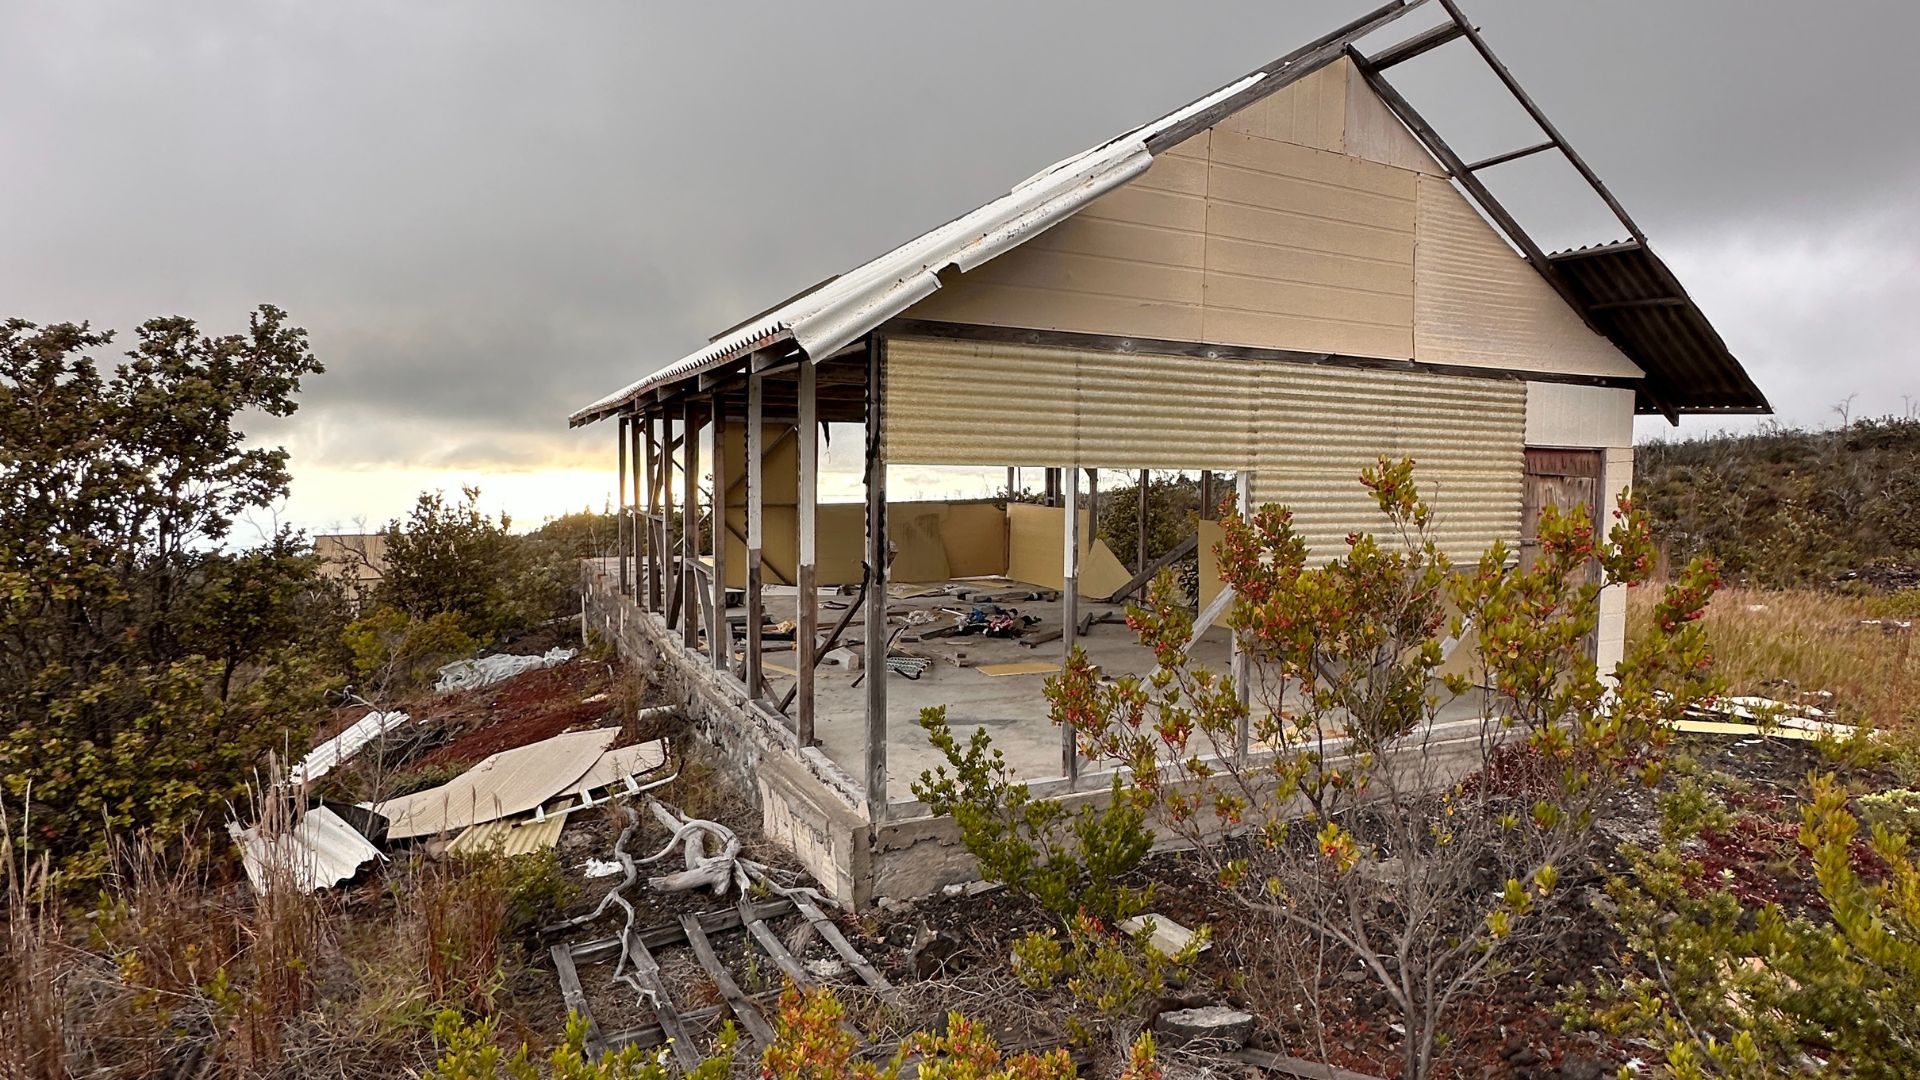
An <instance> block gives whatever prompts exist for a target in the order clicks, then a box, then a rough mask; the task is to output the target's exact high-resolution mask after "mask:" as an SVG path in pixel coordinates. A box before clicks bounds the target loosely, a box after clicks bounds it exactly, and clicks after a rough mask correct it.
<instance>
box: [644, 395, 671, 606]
mask: <svg viewBox="0 0 1920 1080" xmlns="http://www.w3.org/2000/svg"><path fill="white" fill-rule="evenodd" d="M643 434H644V435H645V437H646V441H645V444H644V445H645V446H646V458H647V501H646V503H645V506H644V509H643V511H642V514H643V517H642V519H641V520H642V521H643V522H644V523H645V525H646V528H647V562H646V585H645V593H646V595H645V598H644V599H643V600H642V602H641V605H640V606H641V607H642V608H645V609H646V610H648V611H657V610H659V608H660V556H661V553H662V552H663V551H664V550H665V546H664V545H663V544H662V543H661V542H660V454H659V452H658V450H659V447H658V446H657V440H658V439H659V436H660V422H659V421H658V420H656V419H655V418H654V417H653V415H652V414H651V413H649V414H648V415H647V418H646V420H645V431H644V432H643Z"/></svg>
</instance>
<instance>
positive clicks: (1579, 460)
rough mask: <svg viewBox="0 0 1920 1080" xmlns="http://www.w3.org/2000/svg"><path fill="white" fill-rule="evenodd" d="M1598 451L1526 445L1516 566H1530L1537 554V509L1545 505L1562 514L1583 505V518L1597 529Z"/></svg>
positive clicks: (1598, 512) (1528, 568) (1599, 461)
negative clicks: (1524, 490) (1584, 515)
mask: <svg viewBox="0 0 1920 1080" xmlns="http://www.w3.org/2000/svg"><path fill="white" fill-rule="evenodd" d="M1601 464H1602V460H1601V452H1600V451H1598V450H1541V449H1535V448H1533V447H1528V448H1527V479H1526V493H1525V495H1524V497H1523V501H1522V506H1523V510H1522V514H1521V519H1520V567H1521V569H1523V570H1530V569H1532V568H1533V560H1534V557H1535V556H1536V555H1537V554H1538V553H1539V549H1540V541H1539V531H1540V512H1541V510H1542V509H1544V508H1545V507H1547V506H1548V505H1553V506H1558V507H1559V508H1560V510H1561V512H1562V513H1566V512H1569V511H1571V510H1572V509H1573V508H1574V507H1576V506H1584V507H1586V508H1587V520H1588V521H1591V522H1594V523H1595V528H1596V530H1597V529H1598V528H1599V522H1600V520H1601V516H1600V468H1601Z"/></svg>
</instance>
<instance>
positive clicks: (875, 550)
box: [864, 334, 887, 824]
mask: <svg viewBox="0 0 1920 1080" xmlns="http://www.w3.org/2000/svg"><path fill="white" fill-rule="evenodd" d="M886 348H887V339H886V338H884V337H882V336H880V335H879V334H871V335H868V337H867V610H866V616H867V620H866V622H867V627H866V632H867V645H866V648H867V659H866V664H865V667H864V671H865V673H866V676H867V813H868V816H869V819H870V820H872V821H873V822H874V823H875V824H878V823H879V822H881V821H883V820H885V818H886V816H887V451H886V437H885V432H886V429H887V414H886V393H885V387H884V386H883V385H882V383H881V380H882V379H883V378H884V377H885V372H886Z"/></svg>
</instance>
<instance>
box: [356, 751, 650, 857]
mask: <svg viewBox="0 0 1920 1080" xmlns="http://www.w3.org/2000/svg"><path fill="white" fill-rule="evenodd" d="M619 734H620V733H619V731H618V730H616V729H614V728H593V729H589V730H587V731H569V732H566V733H564V734H560V735H555V736H554V737H553V738H551V739H545V740H542V741H540V742H537V743H534V744H532V745H530V746H521V747H516V748H514V749H512V750H502V751H501V752H499V753H497V754H494V755H493V756H492V757H489V758H487V759H486V760H484V761H482V762H480V763H479V764H478V765H475V766H474V767H473V768H471V769H468V770H467V771H466V772H464V773H461V774H460V775H459V776H457V777H454V778H453V779H452V780H450V781H448V782H447V783H445V784H442V785H440V786H439V787H436V788H428V789H427V790H425V791H418V792H415V793H413V794H412V795H403V796H401V797H400V798H397V799H389V800H387V801H386V802H384V803H381V804H380V805H378V806H376V807H373V809H374V810H376V811H377V812H379V813H381V814H384V815H386V817H387V818H388V820H390V821H391V822H392V824H391V825H390V826H389V827H388V829H387V838H388V839H389V840H406V839H409V838H412V837H418V836H432V835H434V834H436V833H444V832H453V831H455V830H458V829H464V828H466V827H467V826H469V825H473V824H476V823H478V822H482V821H493V820H495V819H498V818H505V817H512V816H514V815H515V814H524V813H526V812H527V811H529V810H532V809H533V808H534V807H536V806H539V805H541V804H542V803H544V802H546V801H547V800H548V799H551V798H553V797H554V796H556V795H558V794H560V793H561V792H563V791H566V790H567V789H568V788H570V787H572V786H573V785H574V784H576V783H578V782H579V780H580V778H581V777H583V776H585V775H586V774H587V772H588V771H589V770H590V769H592V768H593V766H594V764H595V763H596V762H597V761H599V760H600V756H601V754H602V753H603V752H604V751H605V750H606V748H607V745H608V744H609V743H611V742H613V740H614V737H615V736H617V735H619Z"/></svg>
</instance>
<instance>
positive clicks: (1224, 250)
mask: <svg viewBox="0 0 1920 1080" xmlns="http://www.w3.org/2000/svg"><path fill="white" fill-rule="evenodd" d="M1204 251H1205V257H1206V262H1205V263H1204V265H1206V266H1207V267H1209V268H1211V269H1212V270H1214V271H1216V272H1218V273H1223V274H1251V275H1257V276H1263V277H1267V278H1270V279H1272V280H1274V281H1286V282H1294V283H1297V284H1301V285H1318V286H1322V287H1326V288H1334V289H1343V290H1352V291H1355V292H1365V293H1376V294H1379V295H1383V296H1404V297H1406V298H1407V299H1408V300H1411V299H1412V298H1413V265H1412V263H1410V262H1409V263H1395V262H1390V261H1385V260H1378V259H1363V258H1359V257H1357V256H1353V255H1347V254H1343V253H1341V252H1337V251H1324V250H1315V249H1313V248H1307V247H1298V246H1295V245H1293V244H1288V243H1284V242H1282V241H1278V240H1252V239H1247V238H1245V237H1238V236H1213V237H1208V238H1207V240H1206V245H1205V248H1204ZM1410 317H1411V316H1409V318H1410ZM1406 321H1407V320H1405V319H1403V320H1402V322H1403V323H1404V322H1406Z"/></svg>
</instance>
